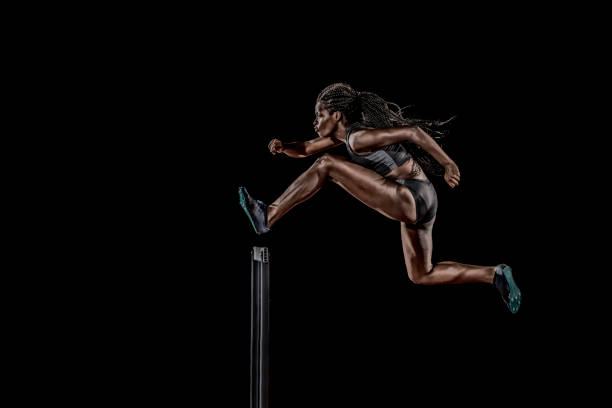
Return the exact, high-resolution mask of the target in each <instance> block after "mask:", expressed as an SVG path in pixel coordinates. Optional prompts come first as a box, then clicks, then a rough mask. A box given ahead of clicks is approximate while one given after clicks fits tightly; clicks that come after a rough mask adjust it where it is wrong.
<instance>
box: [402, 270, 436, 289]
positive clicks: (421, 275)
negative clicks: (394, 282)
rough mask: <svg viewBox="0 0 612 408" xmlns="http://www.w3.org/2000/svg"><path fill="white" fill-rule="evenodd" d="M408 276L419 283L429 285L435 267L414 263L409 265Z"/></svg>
mask: <svg viewBox="0 0 612 408" xmlns="http://www.w3.org/2000/svg"><path fill="white" fill-rule="evenodd" d="M407 270H408V278H409V279H410V280H411V281H412V282H413V283H415V284H417V285H428V284H430V283H431V279H429V275H430V274H431V272H432V271H433V267H430V268H427V267H425V266H424V265H412V266H409V267H407Z"/></svg>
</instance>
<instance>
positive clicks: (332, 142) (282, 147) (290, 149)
mask: <svg viewBox="0 0 612 408" xmlns="http://www.w3.org/2000/svg"><path fill="white" fill-rule="evenodd" d="M339 144H342V141H341V140H338V139H336V138H333V137H318V138H316V139H312V140H307V141H305V142H289V143H283V142H281V141H280V140H278V139H273V140H271V141H270V143H268V149H270V153H272V154H277V153H285V154H286V155H287V156H289V157H293V158H302V157H308V156H310V155H313V154H316V153H319V152H322V151H325V150H329V149H331V148H333V147H336V146H338V145H339Z"/></svg>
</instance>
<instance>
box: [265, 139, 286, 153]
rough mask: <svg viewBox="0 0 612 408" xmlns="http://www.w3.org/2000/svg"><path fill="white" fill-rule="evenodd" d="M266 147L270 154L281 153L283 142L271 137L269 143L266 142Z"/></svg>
mask: <svg viewBox="0 0 612 408" xmlns="http://www.w3.org/2000/svg"><path fill="white" fill-rule="evenodd" d="M268 149H269V150H270V153H272V154H277V153H282V152H283V149H284V147H283V142H281V141H280V140H278V139H272V140H271V141H270V143H268Z"/></svg>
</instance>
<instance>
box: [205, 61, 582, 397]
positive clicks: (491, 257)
mask: <svg viewBox="0 0 612 408" xmlns="http://www.w3.org/2000/svg"><path fill="white" fill-rule="evenodd" d="M269 57H270V56H269V55H255V56H254V57H253V58H252V59H251V61H259V62H258V63H255V64H254V65H249V66H248V67H241V68H240V69H237V71H236V73H237V74H238V75H236V76H235V77H232V81H230V82H227V83H225V87H223V94H222V95H223V96H222V97H223V98H226V99H224V100H223V101H224V102H225V103H224V106H226V107H227V108H228V109H227V110H224V113H223V115H224V116H223V117H224V118H226V119H224V120H225V122H224V124H223V125H222V126H221V127H220V128H219V127H215V129H214V132H213V131H211V132H210V133H206V134H205V135H204V136H203V138H204V139H205V140H211V143H212V147H213V148H214V149H216V150H217V151H219V150H220V151H223V152H225V153H212V152H211V153H209V152H208V146H207V142H204V144H205V145H206V148H205V149H206V150H205V152H202V155H203V157H202V159H203V161H204V162H206V164H208V165H210V164H212V165H213V166H212V169H210V170H209V169H206V170H204V171H203V172H201V173H198V174H201V177H202V178H201V182H200V183H197V184H196V185H197V186H199V188H200V189H201V190H202V194H204V196H205V200H206V201H207V203H208V204H212V208H213V210H210V207H207V209H206V210H203V216H204V219H203V223H204V225H205V226H207V227H206V228H205V229H206V231H203V236H202V240H204V239H205V236H211V237H212V245H213V248H214V253H213V254H212V256H213V257H215V258H217V257H221V258H220V259H221V263H220V265H221V266H220V267H216V268H215V270H214V271H211V270H209V269H207V268H205V271H204V272H203V273H204V274H205V276H206V275H207V273H212V274H215V275H219V274H220V275H222V276H221V277H220V280H221V283H220V284H219V285H220V286H219V287H221V288H223V289H224V290H222V291H221V293H222V295H221V296H220V297H219V296H215V297H214V299H215V309H214V313H219V315H218V316H217V318H218V319H220V323H221V326H222V327H223V330H222V331H220V332H215V333H214V334H212V335H213V336H215V335H216V336H219V338H218V340H220V341H221V343H224V345H227V344H231V347H230V348H229V350H227V351H225V354H224V358H225V359H226V360H225V361H226V363H227V365H225V368H228V369H229V370H230V373H228V375H229V376H230V377H229V378H230V382H231V384H233V385H232V386H231V387H232V389H233V390H234V392H231V393H230V394H229V395H228V396H227V398H228V399H229V400H232V401H233V400H234V399H235V401H236V404H238V405H240V404H246V403H247V401H246V398H247V391H248V387H247V385H248V370H247V369H248V341H249V313H248V311H249V269H250V268H249V253H250V249H251V247H252V246H266V247H268V248H269V250H270V258H271V276H272V277H271V285H272V287H271V291H272V294H271V360H270V364H271V367H270V381H271V383H270V395H271V397H270V398H271V403H272V404H274V406H294V405H295V404H297V403H298V402H299V403H300V404H304V405H305V406H318V405H320V404H321V401H325V405H327V404H330V405H332V404H333V405H341V406H345V405H355V406H393V405H403V404H407V403H409V402H410V401H412V400H413V398H417V396H418V397H421V396H425V397H427V398H428V399H430V401H432V402H433V401H438V400H447V399H452V400H454V401H458V400H463V401H479V400H483V399H487V398H493V401H494V400H495V398H496V397H495V396H494V395H496V394H497V395H498V397H497V398H499V396H500V395H507V393H514V395H515V396H518V395H521V396H526V395H529V394H531V393H533V392H534V391H536V393H535V395H536V396H540V397H543V396H545V395H547V394H548V391H547V390H546V387H545V386H543V385H542V383H541V381H540V379H541V378H542V377H546V378H551V376H552V377H553V378H555V377H556V376H558V375H561V374H560V371H559V370H560V369H562V367H563V366H562V364H565V363H566V362H567V360H565V362H564V363H561V362H560V361H559V359H558V358H557V356H556V355H555V354H554V353H555V352H554V350H555V348H554V346H553V345H554V344H558V339H559V335H560V332H563V331H564V329H562V328H561V327H562V326H559V325H558V318H557V316H558V315H557V314H556V313H557V311H558V309H556V308H558V307H559V305H558V304H557V303H556V302H554V301H553V299H554V298H555V296H554V292H555V290H554V289H553V287H554V285H555V282H554V281H553V282H551V278H550V275H547V273H548V271H549V270H550V258H549V256H548V255H547V254H546V250H547V249H546V248H548V250H550V249H551V247H550V246H549V244H550V243H551V239H552V236H553V235H555V233H554V232H552V231H553V230H552V228H553V227H554V226H555V225H557V222H558V218H556V217H557V216H556V214H558V212H559V213H560V212H561V211H560V210H559V208H558V204H557V203H556V202H555V200H554V194H555V191H554V187H553V185H551V183H547V181H546V180H547V179H548V178H549V175H550V172H551V166H550V163H549V162H548V161H547V154H551V150H550V149H549V148H548V144H549V143H548V140H547V139H548V138H549V137H550V135H549V134H547V133H546V132H547V126H546V122H547V120H548V119H549V118H548V117H547V115H548V114H549V113H548V112H547V111H546V109H544V108H543V106H544V105H545V103H546V102H545V101H543V98H544V95H546V97H550V89H549V88H548V87H549V86H550V84H549V83H548V82H547V78H546V77H545V76H546V72H545V69H544V68H543V67H538V66H537V65H536V66H533V65H532V66H526V65H523V64H516V65H513V61H515V60H514V58H513V56H512V50H504V51H500V52H499V54H487V55H486V58H485V57H484V56H482V55H480V54H470V52H469V51H467V52H465V53H461V52H460V53H459V54H457V55H452V56H451V55H447V58H448V60H446V61H427V59H423V60H418V61H417V62H413V61H411V60H405V59H402V58H399V59H394V58H392V57H389V58H381V59H379V58H374V57H371V58H368V57H362V58H357V57H355V58H353V57H351V55H342V56H341V58H339V61H337V62H335V63H328V62H324V61H321V62H320V63H317V61H316V60H317V59H318V58H321V56H320V54H318V53H316V52H315V53H314V54H313V58H314V59H315V61H308V63H305V62H304V61H303V60H301V59H299V60H295V59H292V56H290V55H289V56H286V57H283V56H278V55H276V56H275V57H276V58H274V59H269ZM307 60H308V58H307ZM338 81H342V82H347V83H349V84H351V85H352V86H353V87H355V88H356V89H359V90H367V91H371V92H375V93H378V94H379V95H381V96H383V97H384V98H386V99H388V100H391V101H394V102H396V103H398V104H400V105H402V106H403V105H414V109H413V112H414V114H415V115H418V116H419V117H424V118H438V119H444V118H447V117H449V116H450V115H458V118H457V120H456V121H455V122H454V124H453V125H452V126H453V127H452V129H453V131H452V133H451V135H450V136H449V137H448V138H447V139H446V140H445V144H444V148H445V150H446V151H447V153H448V154H449V155H450V156H451V157H452V158H453V159H454V160H455V161H456V163H457V164H458V166H459V168H460V170H461V174H462V181H461V184H460V186H459V187H458V188H457V189H454V190H451V189H449V188H448V187H447V186H446V185H445V184H444V183H443V181H442V180H441V179H440V178H434V180H433V182H434V184H435V186H436V188H437V190H438V194H439V200H440V206H439V212H438V218H437V221H436V225H435V228H434V255H433V256H434V261H444V260H452V261H457V262H463V263H471V264H479V265H496V264H498V263H502V262H503V263H508V264H509V265H511V266H512V267H513V269H514V271H515V277H516V280H517V282H518V284H519V286H520V288H521V290H522V292H523V303H522V306H521V309H520V312H519V313H518V314H517V315H512V314H510V313H509V311H508V310H507V309H506V306H505V305H504V304H503V302H502V301H501V299H500V297H499V295H498V294H497V292H496V291H495V290H494V289H493V288H492V287H490V286H488V285H486V284H470V285H456V286H455V285H450V286H434V287H419V286H417V285H415V284H413V283H412V282H410V281H409V279H408V277H407V274H406V271H405V266H404V261H403V255H402V250H401V240H400V234H399V228H398V224H397V223H396V222H393V221H390V220H388V219H386V218H385V217H383V216H382V215H380V214H378V213H376V212H375V211H373V210H371V209H369V208H367V207H365V206H364V205H363V204H361V203H360V202H358V201H356V200H355V199H354V198H352V197H351V196H350V195H348V194H347V193H346V192H344V191H343V190H342V189H340V188H339V187H338V186H336V185H334V184H328V185H326V186H325V187H324V188H323V189H322V190H321V191H320V192H319V193H318V194H317V195H316V196H314V197H313V198H312V199H310V200H309V201H307V202H306V203H303V204H301V205H300V206H298V207H296V208H294V209H293V210H292V211H291V212H290V213H288V214H287V215H286V216H285V217H284V218H283V219H282V220H280V221H279V222H278V223H277V224H276V225H275V226H274V228H273V230H272V231H271V233H269V234H267V235H265V236H261V237H260V236H256V235H255V234H254V232H253V231H252V228H251V225H250V223H249V222H248V220H247V218H246V216H245V215H244V214H243V213H242V210H241V209H240V207H239V205H238V199H237V189H238V186H241V185H243V186H246V187H247V188H248V189H249V192H250V193H251V194H252V195H253V196H254V197H256V198H258V199H261V200H263V201H265V202H267V203H270V202H272V201H273V200H275V199H276V198H277V197H278V195H280V194H281V193H282V191H283V190H284V189H285V188H286V187H287V186H288V185H289V183H291V182H292V181H293V180H294V179H295V178H296V177H297V176H298V175H299V174H300V173H301V172H303V171H304V170H306V169H307V168H308V167H309V166H310V165H311V164H312V162H313V161H314V160H315V159H316V157H310V158H305V159H291V158H288V157H285V156H282V155H281V156H272V155H270V154H269V153H268V152H267V143H268V141H269V140H270V139H272V138H279V139H281V140H284V141H293V140H306V139H309V138H312V137H314V135H313V133H312V130H311V128H312V120H313V109H314V103H315V99H316V96H317V94H318V92H319V91H320V90H321V89H322V88H323V87H325V86H327V85H328V84H330V83H333V82H338ZM330 153H336V154H344V152H343V147H342V146H340V147H338V148H336V149H335V151H331V152H330ZM219 156H220V157H219ZM211 158H212V160H213V161H212V163H211V162H210V161H209V160H210V159H211ZM211 183H212V185H214V190H211V187H210V185H211ZM204 214H205V215H204ZM212 219H214V220H215V221H216V222H215V227H214V229H208V226H209V225H211V220H212ZM204 235H205V236H204ZM554 238H555V239H557V238H558V237H554ZM203 245H205V246H208V245H210V243H208V244H203ZM552 246H553V251H554V250H557V249H558V248H557V249H554V244H553V245H552ZM563 267H567V268H569V265H568V263H567V262H566V263H565V264H564V266H563ZM219 268H220V269H219ZM556 268H557V273H561V272H560V271H559V270H558V269H559V266H558V265H557V266H556ZM206 271H209V272H206ZM557 276H559V275H557ZM204 279H205V280H206V279H207V278H204ZM219 287H216V286H215V287H212V288H211V291H212V292H215V293H214V294H215V295H218V294H219V292H217V290H218V288H219ZM561 307H562V306H561ZM566 313H567V314H566V315H565V317H566V318H567V317H568V314H570V313H571V312H570V311H566ZM226 342H227V343H226ZM224 350H226V349H224ZM212 354H214V351H212ZM510 390H513V391H510ZM492 395H493V396H492ZM532 395H533V394H532Z"/></svg>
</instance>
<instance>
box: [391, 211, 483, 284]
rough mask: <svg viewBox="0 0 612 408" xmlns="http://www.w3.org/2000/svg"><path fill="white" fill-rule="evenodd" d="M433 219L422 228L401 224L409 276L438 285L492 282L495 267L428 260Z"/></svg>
mask: <svg viewBox="0 0 612 408" xmlns="http://www.w3.org/2000/svg"><path fill="white" fill-rule="evenodd" d="M434 221H435V218H434V219H433V220H431V221H430V222H429V223H427V224H425V225H424V226H423V227H422V228H413V227H411V226H408V225H406V224H405V223H401V229H402V247H403V249H404V260H405V262H406V269H407V271H408V277H410V280H411V281H413V282H414V283H418V284H422V285H438V284H442V283H469V282H486V283H493V277H494V275H495V266H476V265H466V264H461V263H457V262H440V263H437V264H436V265H435V266H434V265H432V263H431V254H432V248H433V241H432V229H433V224H434Z"/></svg>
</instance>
